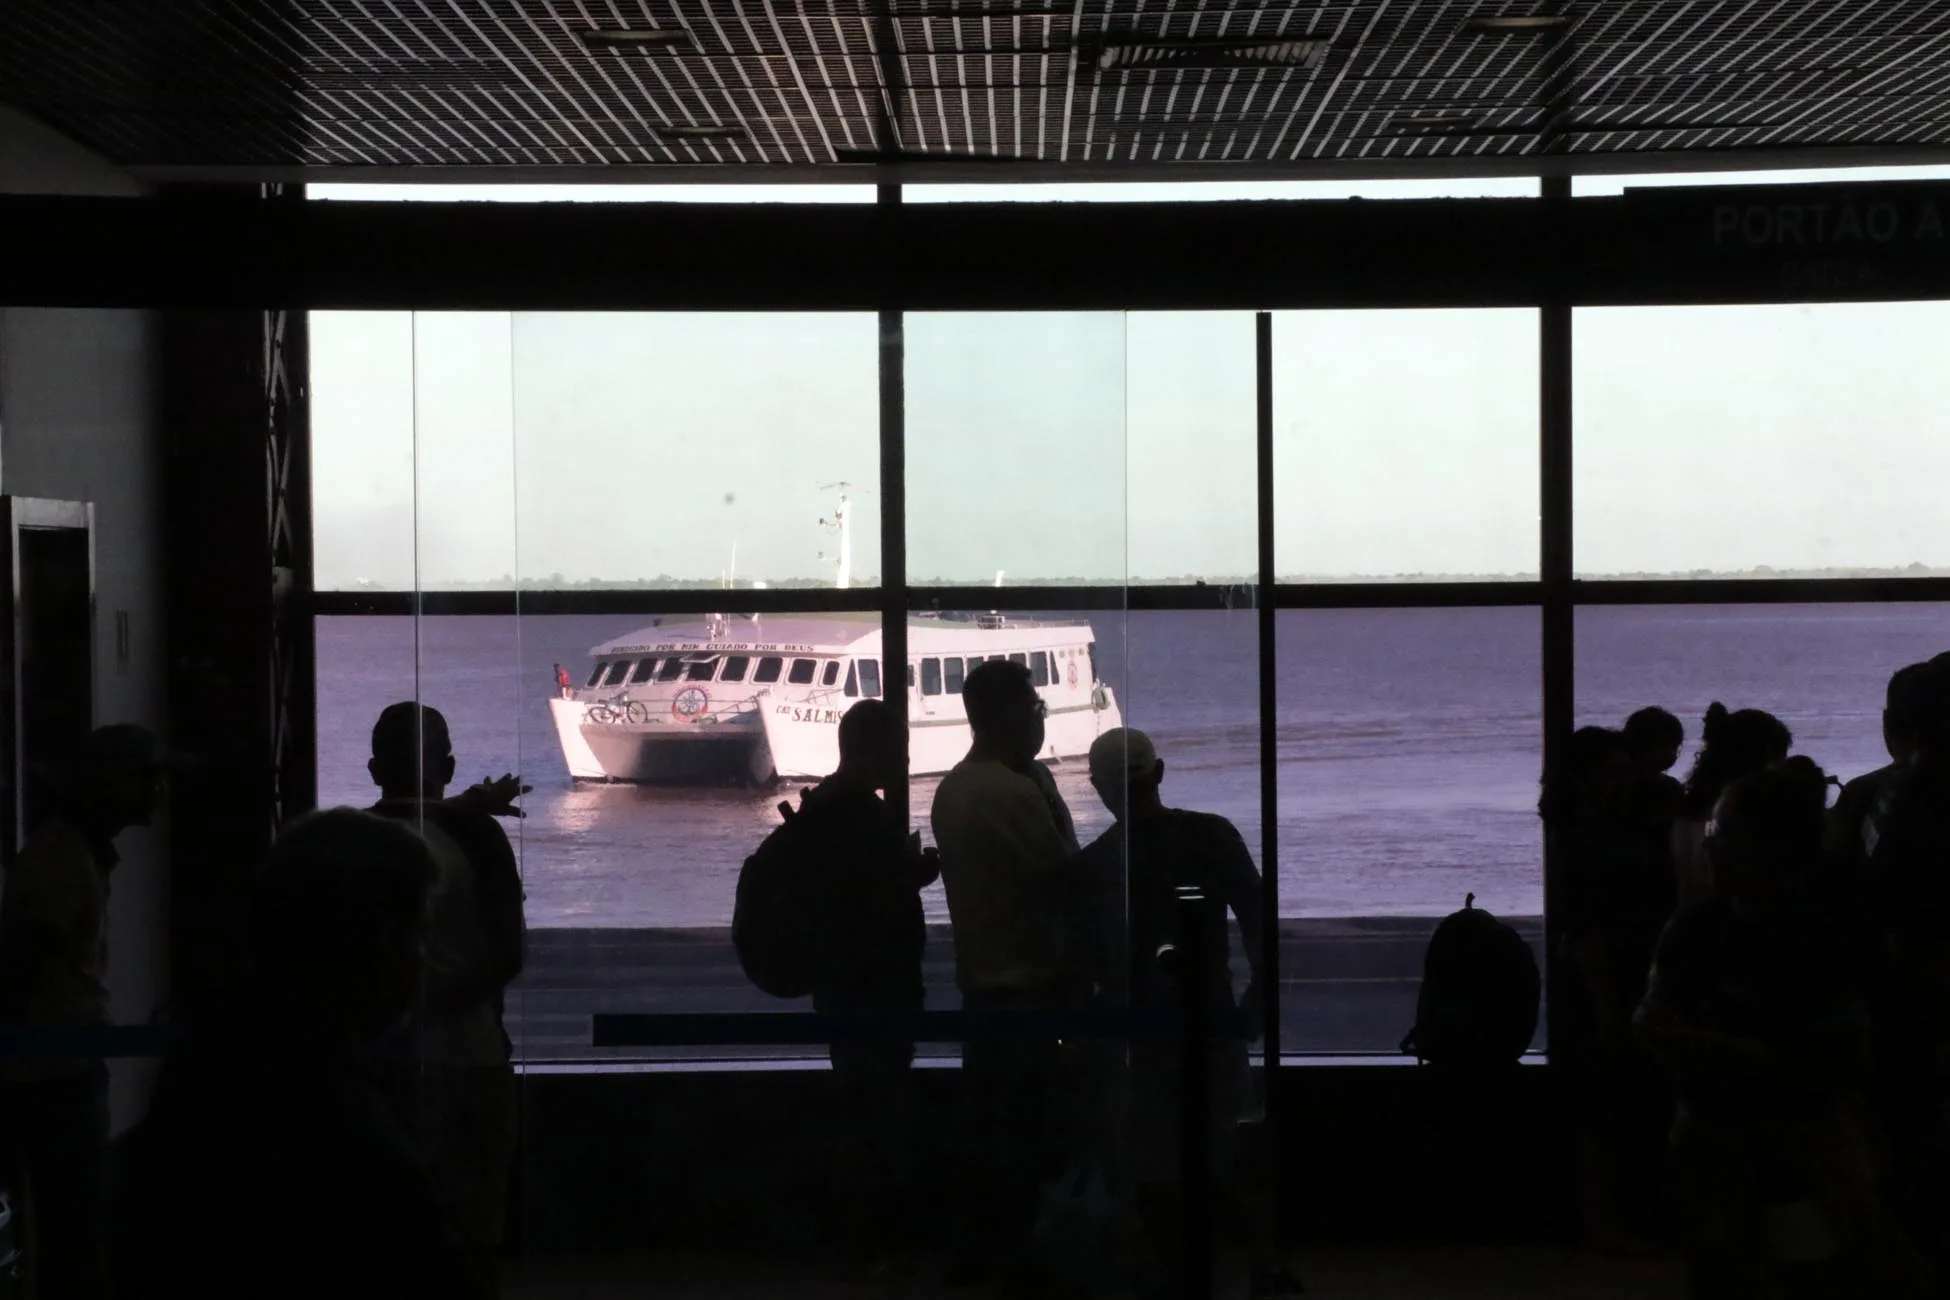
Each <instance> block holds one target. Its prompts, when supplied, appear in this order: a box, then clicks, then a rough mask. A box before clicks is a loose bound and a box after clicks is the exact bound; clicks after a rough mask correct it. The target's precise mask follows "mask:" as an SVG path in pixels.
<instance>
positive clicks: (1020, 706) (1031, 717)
mask: <svg viewBox="0 0 1950 1300" xmlns="http://www.w3.org/2000/svg"><path fill="white" fill-rule="evenodd" d="M961 703H962V708H963V709H965V710H967V712H968V729H969V730H970V731H972V732H974V733H975V743H976V744H977V745H978V746H980V747H982V748H983V749H985V750H987V751H989V752H990V753H991V754H993V755H994V756H995V757H997V758H999V759H1001V760H1002V761H1003V762H1005V763H1009V764H1012V765H1015V766H1022V765H1025V764H1028V763H1033V762H1035V761H1036V756H1037V755H1038V754H1040V753H1042V752H1043V714H1044V706H1043V701H1042V698H1041V697H1040V696H1038V695H1037V694H1036V686H1035V683H1034V682H1033V681H1032V680H1031V678H1030V676H1029V669H1028V668H1026V667H1024V666H1023V665H1022V664H1016V663H1010V662H1009V661H1008V660H1007V659H990V660H988V661H987V662H986V663H984V664H982V665H981V666H980V667H978V668H976V669H975V671H974V672H971V673H970V674H968V679H967V680H966V681H964V682H963V683H962V688H961Z"/></svg>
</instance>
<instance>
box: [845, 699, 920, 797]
mask: <svg viewBox="0 0 1950 1300" xmlns="http://www.w3.org/2000/svg"><path fill="white" fill-rule="evenodd" d="M906 770H907V721H906V719H904V718H902V717H901V715H900V713H899V711H897V710H896V709H895V708H894V706H893V705H891V704H889V703H887V701H885V700H861V701H860V702H859V703H858V704H856V705H854V706H853V707H852V708H850V709H848V710H847V711H846V716H844V717H842V718H841V719H840V771H842V772H848V773H851V774H853V775H855V776H857V777H859V778H860V779H862V780H864V781H866V782H867V783H868V784H869V785H871V786H873V788H874V789H876V790H885V789H886V788H887V787H888V786H889V785H892V784H893V783H894V782H896V781H898V780H900V778H901V773H902V772H904V771H906Z"/></svg>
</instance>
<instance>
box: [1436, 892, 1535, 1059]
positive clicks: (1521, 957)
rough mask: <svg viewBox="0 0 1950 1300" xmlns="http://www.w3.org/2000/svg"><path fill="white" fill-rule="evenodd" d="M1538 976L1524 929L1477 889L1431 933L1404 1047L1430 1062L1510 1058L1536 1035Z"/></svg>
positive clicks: (1520, 1052)
mask: <svg viewBox="0 0 1950 1300" xmlns="http://www.w3.org/2000/svg"><path fill="white" fill-rule="evenodd" d="M1543 991H1544V990H1543V977H1542V975H1541V973H1540V972H1539V971H1538V968H1537V955H1536V954H1535V953H1534V952H1532V951H1531V950H1530V945H1529V944H1528V943H1526V942H1524V938H1523V936H1522V935H1520V934H1518V933H1517V932H1516V931H1515V930H1513V929H1511V928H1510V927H1509V926H1508V925H1505V924H1504V923H1503V922H1501V921H1499V920H1497V919H1496V917H1494V916H1492V915H1491V914H1490V913H1488V912H1485V911H1482V910H1481V909H1480V908H1478V907H1477V906H1476V895H1474V894H1470V895H1469V896H1468V897H1467V898H1465V899H1464V901H1463V909H1462V911H1460V912H1454V913H1451V914H1450V915H1449V916H1447V917H1445V918H1444V919H1443V921H1442V924H1440V925H1438V926H1437V927H1436V929H1435V934H1434V935H1433V936H1432V937H1431V938H1430V939H1429V950H1428V954H1427V956H1426V957H1425V958H1424V961H1423V967H1422V991H1421V994H1420V996H1419V997H1418V998H1417V999H1416V1004H1415V1028H1413V1029H1411V1030H1409V1031H1408V1037H1406V1038H1404V1039H1402V1051H1404V1052H1406V1053H1408V1054H1409V1055H1411V1056H1414V1057H1415V1058H1416V1059H1417V1060H1418V1061H1425V1062H1427V1063H1428V1064H1430V1065H1437V1066H1449V1067H1460V1068H1464V1069H1487V1068H1495V1067H1498V1066H1506V1065H1514V1064H1516V1063H1517V1061H1518V1060H1520V1059H1521V1058H1522V1056H1523V1054H1524V1053H1525V1052H1527V1051H1529V1050H1530V1043H1531V1040H1532V1039H1533V1038H1535V1037H1536V1035H1537V1013H1538V1007H1539V1005H1540V1004H1541V1002H1542V1000H1543Z"/></svg>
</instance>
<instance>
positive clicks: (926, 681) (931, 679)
mask: <svg viewBox="0 0 1950 1300" xmlns="http://www.w3.org/2000/svg"><path fill="white" fill-rule="evenodd" d="M921 694H923V695H939V694H941V661H940V660H939V659H923V660H922V661H921Z"/></svg>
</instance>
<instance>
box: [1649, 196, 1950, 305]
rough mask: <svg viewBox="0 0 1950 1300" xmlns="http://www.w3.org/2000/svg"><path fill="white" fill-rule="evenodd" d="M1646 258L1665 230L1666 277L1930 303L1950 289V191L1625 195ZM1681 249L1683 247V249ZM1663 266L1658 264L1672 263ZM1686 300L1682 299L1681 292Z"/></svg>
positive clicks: (1692, 285) (1773, 293)
mask: <svg viewBox="0 0 1950 1300" xmlns="http://www.w3.org/2000/svg"><path fill="white" fill-rule="evenodd" d="M1626 206H1627V209H1628V210H1629V212H1630V213H1631V219H1630V221H1629V227H1630V230H1631V232H1632V234H1631V236H1628V237H1632V239H1633V242H1634V243H1636V244H1637V245H1638V246H1639V247H1640V249H1641V250H1642V252H1641V258H1643V257H1644V256H1645V255H1646V254H1649V253H1651V249H1652V247H1653V246H1654V242H1653V241H1654V240H1655V238H1656V237H1654V236H1653V233H1652V232H1653V231H1654V230H1656V229H1660V228H1663V229H1664V231H1665V232H1666V234H1665V238H1664V239H1663V240H1656V244H1658V245H1663V247H1664V249H1665V250H1666V256H1665V259H1656V260H1654V261H1652V262H1645V261H1643V260H1642V261H1641V263H1640V265H1641V267H1642V268H1643V269H1645V270H1650V271H1652V272H1653V273H1654V275H1655V276H1657V277H1658V278H1660V279H1666V278H1671V279H1673V280H1683V281H1684V282H1685V283H1686V284H1687V285H1688V286H1689V289H1690V291H1691V292H1692V293H1694V294H1702V295H1703V294H1711V293H1713V292H1714V290H1708V289H1707V288H1706V287H1705V286H1708V285H1713V286H1715V287H1716V289H1717V292H1718V293H1720V294H1723V295H1727V296H1731V297H1736V298H1737V297H1740V296H1744V295H1745V294H1749V293H1751V294H1755V295H1757V296H1760V297H1763V298H1764V297H1790V298H1811V299H1820V298H1824V297H1858V296H1860V297H1871V298H1877V297H1882V298H1888V297H1908V296H1916V297H1926V296H1930V297H1933V296H1937V295H1939V294H1941V293H1943V292H1944V291H1945V290H1946V289H1950V186H1946V185H1944V184H1940V183H1928V182H1924V183H1914V182H1892V183H1869V184H1853V185H1771V186H1741V187H1729V188H1724V189H1708V188H1699V189H1649V190H1639V191H1627V195H1626ZM1682 250H1683V251H1682ZM1668 259H1669V263H1670V264H1669V265H1667V266H1660V265H1658V261H1660V260H1668ZM1682 296H1683V294H1682Z"/></svg>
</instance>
